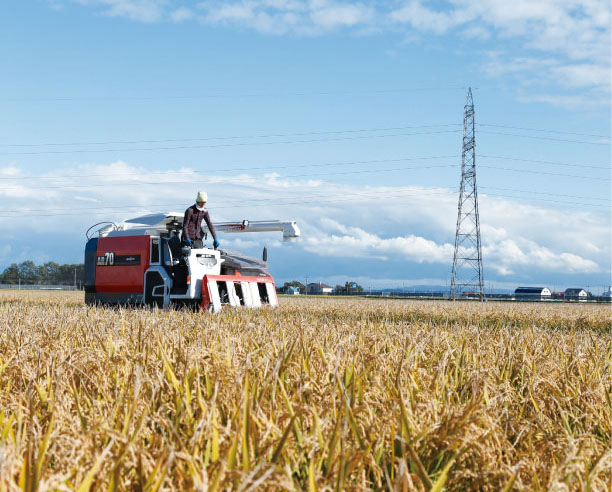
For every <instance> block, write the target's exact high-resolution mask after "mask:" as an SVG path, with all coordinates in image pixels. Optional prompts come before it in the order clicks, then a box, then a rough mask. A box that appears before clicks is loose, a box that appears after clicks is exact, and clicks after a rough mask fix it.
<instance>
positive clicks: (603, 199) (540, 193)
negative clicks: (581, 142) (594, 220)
mask: <svg viewBox="0 0 612 492" xmlns="http://www.w3.org/2000/svg"><path fill="white" fill-rule="evenodd" d="M480 188H481V189H485V190H502V191H515V192H518V193H533V194H536V195H547V196H560V197H566V198H581V199H583V200H597V201H602V202H610V199H609V198H597V197H593V196H578V195H564V194H562V193H547V192H545V191H532V190H518V189H516V188H499V187H497V186H480Z"/></svg>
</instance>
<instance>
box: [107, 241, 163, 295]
mask: <svg viewBox="0 0 612 492" xmlns="http://www.w3.org/2000/svg"><path fill="white" fill-rule="evenodd" d="M150 247H151V236H117V237H101V238H100V239H99V240H98V248H97V259H96V277H95V278H96V281H95V282H96V292H101V293H142V292H143V291H144V274H145V271H146V270H147V268H149V257H150V255H149V250H150Z"/></svg>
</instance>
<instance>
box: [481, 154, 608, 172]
mask: <svg viewBox="0 0 612 492" xmlns="http://www.w3.org/2000/svg"><path fill="white" fill-rule="evenodd" d="M478 157H485V158H487V159H500V160H506V161H518V162H531V163H534V164H549V165H553V166H568V167H584V168H589V169H604V170H606V171H610V169H611V168H610V167H609V166H591V165H588V164H568V163H566V162H553V161H542V160H535V159H522V158H519V157H508V156H499V155H484V154H479V155H478Z"/></svg>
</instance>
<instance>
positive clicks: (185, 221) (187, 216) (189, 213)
mask: <svg viewBox="0 0 612 492" xmlns="http://www.w3.org/2000/svg"><path fill="white" fill-rule="evenodd" d="M192 215H193V212H192V210H191V207H189V208H188V209H187V210H185V216H184V217H183V241H184V240H185V238H187V237H189V236H188V235H187V224H188V222H189V219H191V216H192Z"/></svg>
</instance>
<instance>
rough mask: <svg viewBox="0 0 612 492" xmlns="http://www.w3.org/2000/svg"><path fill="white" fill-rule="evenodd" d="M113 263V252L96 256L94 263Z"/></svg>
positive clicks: (101, 264) (104, 264)
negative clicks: (96, 259)
mask: <svg viewBox="0 0 612 492" xmlns="http://www.w3.org/2000/svg"><path fill="white" fill-rule="evenodd" d="M114 263H115V253H113V252H112V251H111V252H108V253H104V256H98V261H97V262H96V264H97V265H98V266H106V265H109V266H112V265H113V264H114Z"/></svg>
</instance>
